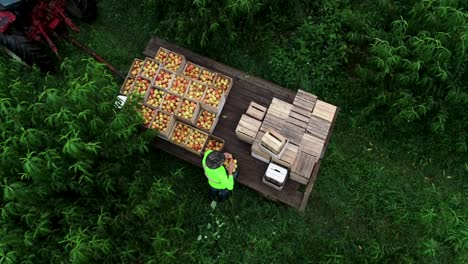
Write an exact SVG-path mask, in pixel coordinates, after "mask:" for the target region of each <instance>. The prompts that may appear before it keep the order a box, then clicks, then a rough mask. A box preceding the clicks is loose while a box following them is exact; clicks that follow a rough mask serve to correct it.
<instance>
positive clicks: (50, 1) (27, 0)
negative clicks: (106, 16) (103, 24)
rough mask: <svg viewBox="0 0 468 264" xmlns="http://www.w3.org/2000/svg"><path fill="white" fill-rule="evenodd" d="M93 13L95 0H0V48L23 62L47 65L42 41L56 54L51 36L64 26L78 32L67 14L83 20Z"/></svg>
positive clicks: (94, 11) (48, 63) (48, 62)
mask: <svg viewBox="0 0 468 264" xmlns="http://www.w3.org/2000/svg"><path fill="white" fill-rule="evenodd" d="M95 14H96V1H95V0H0V47H1V46H4V48H6V51H7V52H8V53H10V54H12V55H15V56H17V57H19V58H20V59H21V60H23V61H24V62H26V63H27V64H30V65H32V64H37V65H39V66H40V67H49V66H50V61H51V60H50V57H49V55H48V53H50V52H47V51H46V50H44V46H45V45H44V44H45V43H47V45H48V46H49V47H50V49H51V50H52V51H53V52H54V53H55V54H56V55H58V50H57V47H56V46H55V44H54V42H53V41H52V39H53V36H54V35H56V34H57V33H58V32H60V31H62V30H63V29H64V28H70V29H72V30H74V31H78V28H77V27H76V26H75V24H73V22H72V21H71V20H70V18H69V17H68V15H71V16H74V17H76V18H79V19H82V20H85V21H86V20H89V19H92V18H93V17H94V16H95Z"/></svg>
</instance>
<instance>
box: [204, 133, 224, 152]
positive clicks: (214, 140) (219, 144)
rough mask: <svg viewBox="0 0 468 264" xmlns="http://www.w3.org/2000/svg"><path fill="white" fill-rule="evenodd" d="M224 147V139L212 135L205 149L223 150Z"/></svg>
mask: <svg viewBox="0 0 468 264" xmlns="http://www.w3.org/2000/svg"><path fill="white" fill-rule="evenodd" d="M223 148H224V140H223V139H222V138H219V137H216V136H214V135H210V136H209V137H208V140H207V141H206V145H205V149H204V151H208V150H216V151H222V150H223Z"/></svg>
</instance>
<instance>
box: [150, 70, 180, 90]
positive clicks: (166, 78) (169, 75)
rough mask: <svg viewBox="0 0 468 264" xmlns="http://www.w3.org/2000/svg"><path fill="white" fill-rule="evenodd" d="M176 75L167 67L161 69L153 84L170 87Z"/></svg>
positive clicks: (165, 87) (164, 87) (163, 87)
mask: <svg viewBox="0 0 468 264" xmlns="http://www.w3.org/2000/svg"><path fill="white" fill-rule="evenodd" d="M174 77H175V75H174V73H173V72H171V71H169V70H166V69H162V68H161V69H159V70H158V72H157V73H156V77H155V78H154V81H153V85H154V86H156V87H159V88H161V89H169V88H170V87H171V86H172V80H173V79H174Z"/></svg>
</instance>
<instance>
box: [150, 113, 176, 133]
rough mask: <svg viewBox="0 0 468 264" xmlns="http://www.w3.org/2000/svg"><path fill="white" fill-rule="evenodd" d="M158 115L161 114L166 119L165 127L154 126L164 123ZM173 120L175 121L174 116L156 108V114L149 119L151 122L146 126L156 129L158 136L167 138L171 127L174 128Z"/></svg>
mask: <svg viewBox="0 0 468 264" xmlns="http://www.w3.org/2000/svg"><path fill="white" fill-rule="evenodd" d="M160 116H163V117H164V118H167V119H168V123H167V124H166V126H165V128H163V129H162V130H161V129H159V128H157V127H156V126H159V125H163V124H164V121H162V120H160V119H159V118H160ZM167 119H166V120H167ZM175 122H176V118H175V117H174V115H171V114H169V113H165V112H164V111H161V110H158V111H157V112H156V114H155V115H154V117H153V120H151V124H150V125H149V127H148V128H150V129H155V130H156V131H158V136H159V137H161V138H163V139H168V138H169V135H170V133H171V132H172V129H173V128H174V125H175Z"/></svg>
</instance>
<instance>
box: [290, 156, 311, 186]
mask: <svg viewBox="0 0 468 264" xmlns="http://www.w3.org/2000/svg"><path fill="white" fill-rule="evenodd" d="M317 161H318V159H317V157H316V156H313V155H310V154H308V153H306V152H303V151H300V150H299V151H298V153H297V157H296V160H295V161H294V164H293V166H292V168H291V171H290V172H289V178H290V179H291V180H293V181H296V182H299V183H301V184H307V183H308V182H309V180H310V175H311V174H312V170H313V169H314V166H315V164H316V163H317Z"/></svg>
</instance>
